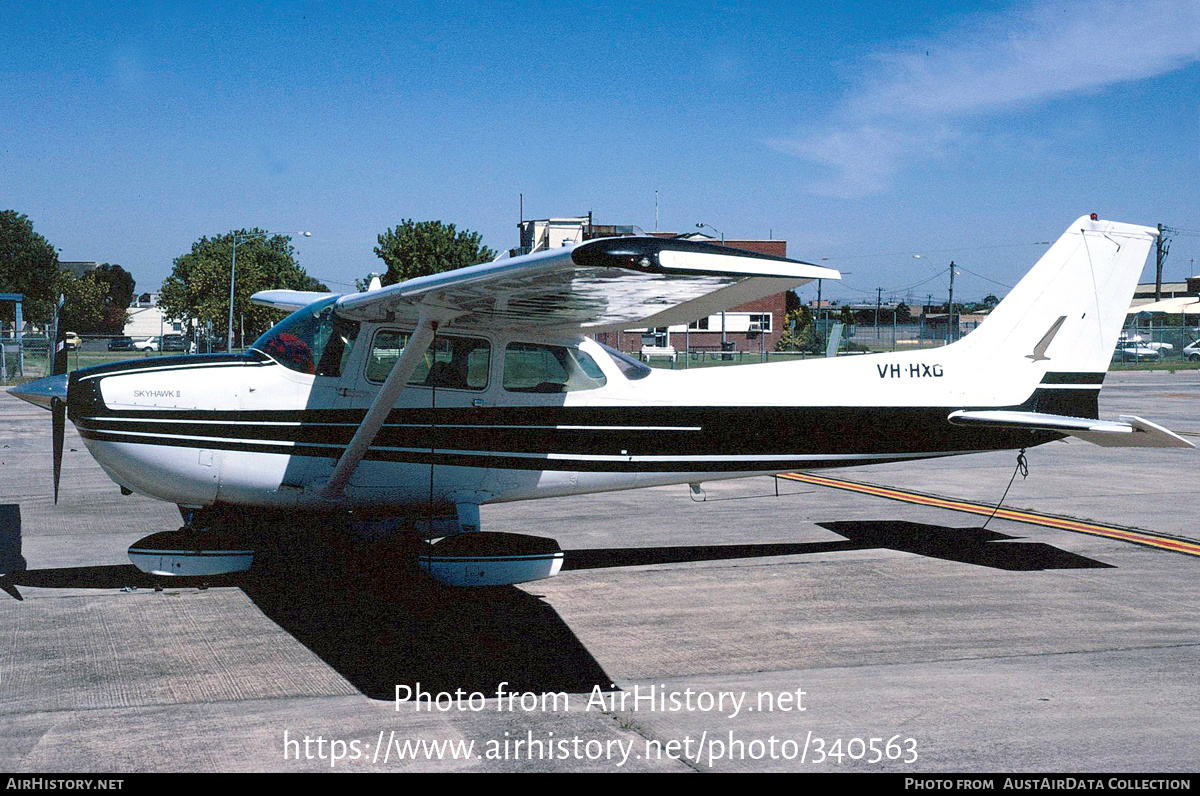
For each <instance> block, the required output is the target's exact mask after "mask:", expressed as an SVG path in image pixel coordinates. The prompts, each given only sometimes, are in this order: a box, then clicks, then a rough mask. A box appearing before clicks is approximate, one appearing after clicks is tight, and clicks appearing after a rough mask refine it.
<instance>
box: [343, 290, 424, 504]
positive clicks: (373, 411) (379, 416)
mask: <svg viewBox="0 0 1200 796" xmlns="http://www.w3.org/2000/svg"><path fill="white" fill-rule="evenodd" d="M436 328H437V321H433V320H431V319H430V318H429V317H428V316H426V314H425V313H424V312H422V313H421V316H420V319H419V320H418V321H417V328H416V330H415V331H414V332H413V335H412V337H410V338H409V339H408V344H407V345H405V346H404V352H403V353H401V354H400V358H399V359H397V360H396V364H394V365H392V370H391V372H390V373H388V377H387V380H386V381H384V383H383V386H382V387H380V388H379V394H378V395H376V396H375V402H374V403H373V404H371V408H370V409H368V410H367V414H366V416H364V417H363V421H362V424H361V425H359V427H358V430H357V431H355V432H354V437H353V438H352V439H351V440H350V444H349V445H347V446H346V450H345V452H344V453H343V454H342V458H340V459H338V462H337V464H336V465H335V466H334V468H333V475H331V476H330V477H329V483H327V484H326V485H325V490H324V493H323V494H324V495H325V497H327V498H337V497H340V496H341V494H342V491H343V490H344V489H345V488H346V482H347V481H349V480H350V476H351V475H353V474H354V468H355V467H357V466H358V463H359V462H360V461H362V458H363V456H365V455H366V453H367V448H369V447H371V443H372V442H374V441H375V437H376V435H378V434H379V429H381V428H383V424H384V422H385V421H386V420H387V416H388V413H389V412H391V411H392V407H394V406H395V405H396V399H397V398H399V397H400V393H401V392H403V391H404V387H405V385H406V384H408V380H409V379H410V378H412V374H413V371H414V370H416V369H417V363H418V362H420V361H421V357H423V356H425V352H426V351H428V350H429V346H430V345H431V344H432V343H433V333H434V330H435V329H436Z"/></svg>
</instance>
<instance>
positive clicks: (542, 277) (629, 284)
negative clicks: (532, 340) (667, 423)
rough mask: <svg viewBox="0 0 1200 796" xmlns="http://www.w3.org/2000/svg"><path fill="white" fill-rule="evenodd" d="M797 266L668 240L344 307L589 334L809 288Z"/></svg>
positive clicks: (510, 262) (459, 324)
mask: <svg viewBox="0 0 1200 796" xmlns="http://www.w3.org/2000/svg"><path fill="white" fill-rule="evenodd" d="M840 278H841V275H840V274H839V273H838V272H837V271H835V270H833V269H831V268H824V267H821V266H818V265H812V264H811V263H805V262H801V261H799V260H788V259H786V258H782V257H773V256H770V255H764V254H757V253H755V252H747V251H741V250H739V249H731V248H729V247H726V246H720V245H717V244H711V243H704V242H701V241H687V240H677V239H672V238H653V237H640V236H639V237H625V238H603V239H599V240H593V241H588V242H586V243H582V244H579V245H577V246H573V247H569V248H568V247H564V248H562V249H552V250H549V251H543V252H536V253H534V254H528V255H523V256H521V257H514V258H511V259H506V260H497V261H495V262H491V263H484V264H481V265H475V266H471V267H470V268H460V269H458V270H455V271H447V272H445V273H441V274H434V275H432V276H423V277H418V278H416V279H410V280H408V281H406V282H401V283H400V284H396V285H390V286H388V287H385V288H383V289H381V290H375V291H371V292H367V293H354V294H350V295H346V296H343V297H342V298H341V299H339V300H338V308H339V313H340V314H342V315H344V316H346V317H348V318H352V319H357V320H376V321H378V320H384V319H390V320H398V321H401V322H404V321H407V322H412V323H415V322H416V320H417V317H418V315H420V314H425V315H427V316H428V317H433V318H436V319H437V320H438V321H439V322H440V323H453V325H454V326H455V327H456V328H466V329H470V328H475V329H538V330H540V331H579V330H582V331H586V332H588V333H594V332H600V331H609V330H614V329H625V328H630V327H634V326H667V325H671V324H677V323H687V322H690V321H693V320H695V319H696V318H700V317H704V316H706V315H710V314H713V313H715V312H720V311H721V310H725V309H728V308H729V307H733V306H737V305H739V304H744V303H746V302H748V301H754V300H756V299H760V298H764V297H766V296H769V295H773V294H775V293H779V292H782V291H784V290H788V289H791V288H794V287H799V286H800V285H803V284H806V283H808V282H810V281H812V280H813V279H840Z"/></svg>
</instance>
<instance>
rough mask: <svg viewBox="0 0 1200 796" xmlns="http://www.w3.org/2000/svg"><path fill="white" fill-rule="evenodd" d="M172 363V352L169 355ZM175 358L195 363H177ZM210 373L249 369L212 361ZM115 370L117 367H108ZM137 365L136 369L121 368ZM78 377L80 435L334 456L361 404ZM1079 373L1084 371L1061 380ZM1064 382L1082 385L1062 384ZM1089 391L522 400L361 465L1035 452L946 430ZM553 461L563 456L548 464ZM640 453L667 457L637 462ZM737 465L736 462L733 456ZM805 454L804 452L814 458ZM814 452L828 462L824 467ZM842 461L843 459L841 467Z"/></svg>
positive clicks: (1087, 398) (481, 410) (780, 462)
mask: <svg viewBox="0 0 1200 796" xmlns="http://www.w3.org/2000/svg"><path fill="white" fill-rule="evenodd" d="M180 359H183V358H180ZM184 361H186V362H187V363H188V364H192V363H193V362H195V358H192V357H189V358H186V359H185V360H184ZM210 362H211V364H212V365H214V366H225V367H229V366H234V367H236V366H239V365H245V364H252V363H253V364H259V362H258V361H257V360H249V359H247V358H245V357H234V358H215V359H212V360H210ZM118 364H124V363H118ZM132 364H143V367H145V363H132ZM103 367H105V368H113V370H111V371H102V372H101V371H100V370H99V369H89V370H88V371H78V372H77V373H81V374H84V375H85V378H84V379H83V380H80V379H77V378H76V377H74V376H73V377H72V380H71V388H70V393H69V406H70V414H71V420H72V421H73V422H74V423H75V425H76V426H77V427H78V428H79V431H80V433H81V435H83V436H84V437H85V438H87V439H89V440H96V441H105V442H132V443H142V444H149V445H166V446H175V447H185V448H204V449H211V450H229V451H252V452H263V453H279V454H285V455H293V456H316V457H326V458H337V457H339V456H341V454H342V452H343V450H344V448H345V446H346V445H347V444H348V443H349V441H350V439H351V437H352V436H353V435H354V432H355V430H356V429H357V428H358V425H359V424H360V423H361V421H362V419H363V416H364V414H365V412H366V410H365V409H305V410H280V411H273V410H252V411H240V410H238V411H202V410H186V409H158V408H155V409H136V410H115V409H110V408H108V407H107V406H105V405H104V402H103V399H102V397H101V393H100V387H99V385H100V381H101V379H99V378H86V376H88V375H91V376H94V375H106V374H107V373H108V372H122V371H123V370H125V369H124V368H115V367H114V366H103ZM1060 375H1062V376H1063V377H1071V378H1074V377H1088V378H1090V377H1091V376H1092V375H1094V374H1060ZM1064 383H1065V384H1075V383H1088V382H1083V381H1064ZM1097 393H1098V388H1094V389H1088V388H1086V387H1085V388H1082V389H1081V388H1080V387H1063V388H1058V389H1056V388H1054V387H1038V388H1037V389H1036V390H1034V392H1033V394H1032V395H1031V396H1030V397H1029V399H1028V400H1026V401H1025V402H1024V403H1022V404H1020V405H1019V406H1013V407H995V406H988V407H896V408H888V407H772V406H765V407H764V406H744V407H724V406H722V407H678V406H634V407H629V406H618V407H613V406H605V407H566V406H523V407H448V408H439V409H428V408H425V409H418V408H414V409H395V410H393V411H392V412H391V413H390V415H389V416H388V420H387V423H386V425H385V426H384V427H383V428H382V429H381V430H380V432H379V434H378V436H377V437H376V439H375V441H374V443H373V444H372V447H371V449H370V450H369V451H368V453H367V456H366V458H367V459H371V460H379V461H402V462H412V463H430V462H432V463H436V464H446V465H458V466H465V467H493V468H511V469H534V470H579V471H603V472H629V471H639V472H681V471H692V470H699V471H723V472H738V471H745V472H755V471H763V470H782V469H787V468H793V467H812V466H821V464H826V465H827V466H839V465H845V464H850V463H861V461H859V459H858V458H856V457H861V458H862V459H864V460H876V461H897V460H902V459H905V458H922V457H927V456H937V455H941V454H948V453H961V452H964V451H972V450H1000V449H1011V448H1020V447H1029V446H1033V445H1040V444H1042V443H1045V442H1049V441H1052V440H1055V439H1060V438H1061V436H1062V435H1061V434H1057V433H1054V432H1048V431H1031V430H1025V429H978V428H969V427H964V426H956V425H951V424H950V423H949V422H948V421H947V415H948V414H949V413H950V412H951V411H953V410H954V409H958V408H985V409H997V408H1001V409H1020V410H1025V411H1040V412H1046V413H1051V414H1063V415H1070V416H1074V417H1096V416H1097V413H1096V409H1097V407H1096V402H1097ZM553 457H565V458H553ZM640 457H670V460H666V461H664V460H646V459H644V458H640ZM735 457H736V458H735ZM813 457H816V458H813ZM824 457H837V458H836V459H832V458H824ZM842 457H850V459H849V460H847V459H845V458H842Z"/></svg>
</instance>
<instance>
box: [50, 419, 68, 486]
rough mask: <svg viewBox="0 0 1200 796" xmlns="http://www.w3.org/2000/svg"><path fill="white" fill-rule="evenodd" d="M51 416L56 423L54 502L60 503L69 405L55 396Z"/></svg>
mask: <svg viewBox="0 0 1200 796" xmlns="http://www.w3.org/2000/svg"><path fill="white" fill-rule="evenodd" d="M50 415H51V417H52V418H53V422H54V502H55V504H57V503H58V477H59V474H60V473H61V472H62V457H63V435H64V434H65V433H66V427H67V405H66V403H65V402H64V401H63V400H62V399H61V398H59V397H58V396H55V397H54V398H51V399H50Z"/></svg>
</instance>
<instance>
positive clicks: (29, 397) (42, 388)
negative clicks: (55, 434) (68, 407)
mask: <svg viewBox="0 0 1200 796" xmlns="http://www.w3.org/2000/svg"><path fill="white" fill-rule="evenodd" d="M8 393H9V395H15V396H17V397H18V398H20V399H21V400H22V401H29V403H31V404H36V405H38V406H40V407H42V408H43V409H49V408H50V401H51V400H53V399H54V398H60V399H62V400H63V401H65V400H67V374H65V373H62V374H60V375H58V376H46V377H45V378H42V379H37V380H36V381H31V382H27V383H26V384H18V385H17V386H16V387H9V388H8Z"/></svg>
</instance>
